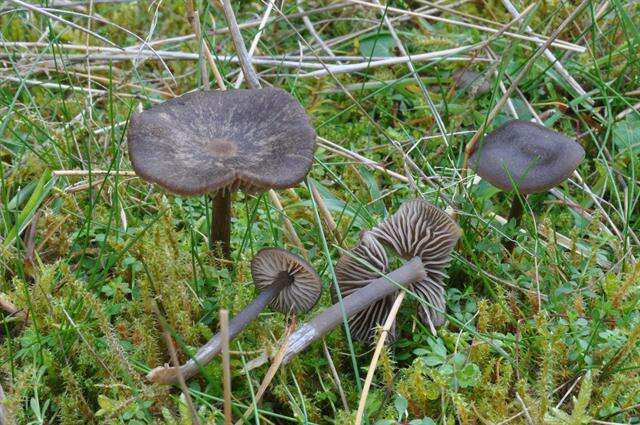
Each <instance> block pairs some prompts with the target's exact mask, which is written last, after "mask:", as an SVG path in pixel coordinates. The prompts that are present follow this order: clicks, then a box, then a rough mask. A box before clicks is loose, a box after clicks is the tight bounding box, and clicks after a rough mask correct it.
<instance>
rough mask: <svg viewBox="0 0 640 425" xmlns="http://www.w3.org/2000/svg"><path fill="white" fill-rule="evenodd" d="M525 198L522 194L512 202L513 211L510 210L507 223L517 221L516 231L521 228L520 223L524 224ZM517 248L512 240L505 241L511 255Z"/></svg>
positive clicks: (515, 196)
mask: <svg viewBox="0 0 640 425" xmlns="http://www.w3.org/2000/svg"><path fill="white" fill-rule="evenodd" d="M524 196H525V195H522V194H520V195H519V194H517V193H516V194H514V195H513V201H511V209H510V210H509V216H508V217H507V222H509V221H511V220H512V219H513V220H515V224H516V229H518V227H520V222H522V213H523V212H524V204H523V203H522V201H523V200H524ZM515 246H516V242H515V241H514V240H511V239H506V240H505V241H504V247H505V248H506V249H507V251H509V253H511V252H513V249H514V248H515Z"/></svg>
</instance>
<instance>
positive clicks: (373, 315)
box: [331, 231, 396, 343]
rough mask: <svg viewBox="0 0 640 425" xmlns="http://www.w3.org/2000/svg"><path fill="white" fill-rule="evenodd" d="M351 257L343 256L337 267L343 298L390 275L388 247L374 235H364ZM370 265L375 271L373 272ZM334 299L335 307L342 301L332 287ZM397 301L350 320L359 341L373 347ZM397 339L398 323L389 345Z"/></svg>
mask: <svg viewBox="0 0 640 425" xmlns="http://www.w3.org/2000/svg"><path fill="white" fill-rule="evenodd" d="M350 254H351V255H348V254H345V255H342V256H341V257H340V259H339V260H338V262H337V264H336V267H335V273H336V279H337V280H338V283H339V285H340V294H341V296H342V297H343V298H344V297H346V296H348V295H351V294H352V293H353V292H355V291H357V290H358V289H360V288H362V287H364V286H367V285H368V284H369V283H370V282H371V281H372V280H375V279H377V278H379V277H380V276H383V275H385V274H387V273H388V272H389V259H388V257H387V253H386V251H385V249H384V246H382V244H381V243H380V242H379V241H378V240H377V239H376V238H375V236H373V234H372V233H371V232H370V231H369V232H362V233H361V234H360V241H359V242H358V245H356V247H355V248H353V249H352V250H351V251H350ZM363 263H364V264H363ZM367 264H368V265H370V266H371V267H373V270H372V268H371V267H370V266H368V265H367ZM331 299H332V301H333V303H334V304H335V303H337V302H338V301H339V299H338V295H337V294H336V290H335V287H334V286H331ZM394 299H395V296H388V297H385V298H382V299H381V300H379V301H377V302H375V303H373V304H372V305H370V306H369V307H367V308H365V309H364V310H362V311H360V312H358V313H356V314H355V315H353V316H352V317H351V318H349V330H350V331H351V336H352V337H353V338H354V339H356V340H358V341H361V342H367V343H372V342H373V340H374V338H375V330H376V329H375V328H376V325H377V324H381V323H384V321H385V319H386V318H387V315H388V314H389V310H391V306H392V305H393V301H394ZM395 336H396V325H395V322H394V323H393V325H392V327H391V329H390V330H389V335H388V338H389V341H393V340H394V339H395Z"/></svg>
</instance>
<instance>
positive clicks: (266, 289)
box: [147, 248, 322, 384]
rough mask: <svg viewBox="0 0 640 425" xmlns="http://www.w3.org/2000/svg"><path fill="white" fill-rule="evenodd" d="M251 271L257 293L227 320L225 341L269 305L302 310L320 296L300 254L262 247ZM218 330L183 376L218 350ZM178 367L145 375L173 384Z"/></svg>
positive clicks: (317, 284) (315, 276)
mask: <svg viewBox="0 0 640 425" xmlns="http://www.w3.org/2000/svg"><path fill="white" fill-rule="evenodd" d="M251 274H252V275H253V280H254V283H255V285H256V286H257V287H258V289H260V295H259V296H258V297H256V298H255V299H254V300H253V301H252V302H251V304H249V305H248V306H247V307H245V308H244V309H243V310H242V311H241V312H240V313H238V314H237V315H236V316H235V317H234V318H233V319H232V320H231V321H230V322H229V340H231V339H233V338H235V337H236V336H237V335H238V334H239V333H240V332H242V331H243V330H244V329H245V328H246V327H247V326H248V325H249V324H250V323H251V322H252V321H253V320H255V319H256V318H257V317H258V316H259V315H260V313H261V312H262V311H263V310H264V309H265V308H266V307H267V305H269V304H271V306H272V307H273V308H274V309H276V310H278V311H280V312H282V313H289V312H304V311H307V310H309V309H311V308H312V307H313V306H314V305H315V303H316V302H317V301H318V299H319V297H320V292H321V290H322V283H321V281H320V277H319V276H318V274H317V273H316V271H315V270H314V269H313V267H312V266H311V265H310V264H309V263H307V262H306V261H305V260H304V259H302V258H301V257H299V256H297V255H295V254H292V253H290V252H288V251H286V250H284V249H280V248H266V249H263V250H261V251H260V252H258V254H256V256H255V257H254V258H253V260H252V261H251ZM222 342H223V341H222V339H221V335H220V333H218V334H216V335H214V336H213V338H211V339H210V340H209V341H208V342H207V343H206V344H205V345H203V346H202V347H201V348H200V349H199V350H198V351H197V352H196V354H195V355H194V356H193V358H191V359H190V360H189V361H187V362H186V363H185V364H183V365H182V366H180V368H179V371H180V373H181V374H182V376H183V377H184V379H189V378H192V377H193V376H195V375H196V374H197V373H198V371H199V370H200V368H202V367H204V366H205V365H207V364H208V363H210V362H211V360H213V358H214V357H215V356H217V355H218V354H220V352H221V351H222ZM178 376H179V374H178V369H177V368H175V367H167V366H160V367H157V368H155V369H153V370H152V371H151V372H149V374H148V375H147V378H148V379H149V380H150V381H152V382H155V383H161V384H174V383H176V382H177V380H178Z"/></svg>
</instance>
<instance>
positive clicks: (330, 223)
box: [309, 183, 342, 243]
mask: <svg viewBox="0 0 640 425" xmlns="http://www.w3.org/2000/svg"><path fill="white" fill-rule="evenodd" d="M309 186H310V187H311V196H313V200H314V201H315V202H316V204H317V205H318V210H319V211H320V215H321V216H322V218H323V219H324V222H325V224H326V225H327V228H328V229H329V233H331V234H332V235H333V237H334V238H335V240H336V242H337V243H340V241H341V240H342V238H341V236H340V232H339V231H338V226H337V225H336V222H335V221H334V220H333V216H332V215H331V211H329V208H327V204H326V203H325V202H324V198H323V197H322V195H320V192H319V191H318V188H317V187H316V185H315V184H313V183H311V184H309Z"/></svg>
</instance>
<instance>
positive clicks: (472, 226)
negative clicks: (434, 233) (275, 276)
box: [0, 0, 640, 425]
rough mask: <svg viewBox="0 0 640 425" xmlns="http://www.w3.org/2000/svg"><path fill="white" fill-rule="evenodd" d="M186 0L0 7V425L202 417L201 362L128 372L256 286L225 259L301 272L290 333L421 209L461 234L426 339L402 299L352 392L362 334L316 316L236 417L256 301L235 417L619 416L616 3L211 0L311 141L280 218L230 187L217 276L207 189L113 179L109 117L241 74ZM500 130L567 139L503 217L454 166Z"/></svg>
mask: <svg viewBox="0 0 640 425" xmlns="http://www.w3.org/2000/svg"><path fill="white" fill-rule="evenodd" d="M190 1H191V0H187V2H183V1H171V0H165V1H148V0H79V1H76V0H7V1H3V2H2V3H1V4H0V141H1V145H0V235H1V240H0V267H1V269H0V321H1V326H0V384H1V388H2V391H0V422H2V421H3V420H4V421H5V423H7V424H13V423H16V424H80V423H119V424H144V423H167V424H192V423H193V424H195V423H223V420H224V416H223V407H224V405H225V403H224V401H223V400H224V397H223V396H224V394H223V388H222V385H221V382H222V376H223V367H222V361H221V360H220V358H216V359H214V361H213V362H212V363H211V364H209V365H207V366H206V367H205V368H204V370H203V372H204V373H202V374H200V375H199V376H198V377H196V378H194V379H191V380H189V381H188V382H187V388H186V391H184V390H183V389H181V388H180V386H177V385H176V386H163V385H157V384H152V383H150V382H148V381H147V379H146V378H145V376H146V374H147V373H148V372H149V371H150V370H151V369H152V368H154V367H156V366H159V365H163V364H165V363H169V362H170V361H171V359H170V355H169V351H168V346H167V344H166V340H165V338H163V332H164V330H166V331H167V332H168V333H169V334H170V335H171V340H172V341H174V343H175V346H176V350H177V355H178V358H179V360H180V361H186V360H187V359H189V356H190V354H193V352H194V351H195V350H196V349H197V347H199V346H200V345H202V344H203V343H204V342H205V341H207V340H208V339H209V338H210V337H211V336H212V335H213V334H214V333H215V332H217V330H218V325H219V311H220V310H221V309H227V310H228V311H229V313H230V315H231V316H233V315H235V314H237V313H238V312H239V311H240V310H241V309H242V308H243V307H244V306H246V305H247V304H248V303H249V302H250V301H251V300H252V299H253V297H254V296H255V295H256V293H257V291H256V289H255V288H254V286H253V283H252V278H251V273H250V267H249V265H250V261H251V258H252V257H253V256H254V254H255V253H256V252H258V251H259V250H260V249H261V248H264V247H270V246H276V247H282V248H286V249H289V250H291V251H293V252H295V253H297V254H300V255H303V256H306V257H307V258H308V259H309V261H310V262H311V264H312V265H313V266H314V267H315V268H316V269H317V271H318V273H319V274H320V276H321V278H322V281H323V285H324V289H325V290H324V291H323V294H322V296H321V298H320V301H319V303H318V304H317V305H316V307H315V308H314V309H313V310H311V311H310V312H308V313H306V314H301V315H298V317H296V318H295V321H296V323H297V324H298V325H299V324H301V323H304V322H305V321H307V320H309V319H311V318H312V317H314V316H315V315H317V314H318V313H319V312H321V311H322V310H323V309H325V308H327V307H328V306H330V305H331V303H332V301H331V296H330V288H331V287H334V285H336V276H335V270H334V267H333V266H335V264H336V262H337V260H338V258H340V256H341V255H345V251H346V250H349V249H351V248H353V247H354V246H355V244H356V243H357V241H358V238H359V235H360V233H361V232H362V231H364V230H367V229H371V228H372V227H374V226H376V225H377V224H378V223H379V222H381V221H382V220H383V219H385V218H386V217H387V216H389V215H391V214H393V213H394V212H395V211H397V210H398V208H399V206H400V205H402V204H403V203H404V202H406V201H408V200H410V199H413V198H416V197H422V198H424V199H425V200H427V201H428V202H430V203H432V204H434V205H436V206H438V207H440V208H442V209H443V210H446V211H447V212H448V213H450V214H452V215H453V216H455V217H456V220H457V222H458V224H459V226H460V228H461V229H462V235H461V238H460V240H459V243H458V244H457V246H456V247H455V249H454V252H453V254H452V259H451V264H450V266H449V268H448V269H447V277H446V278H444V281H443V283H444V284H445V285H446V305H447V311H446V314H447V322H446V324H445V325H444V326H442V327H441V328H439V329H438V330H437V333H436V334H435V335H434V334H432V332H431V331H430V329H429V327H428V326H425V325H424V324H422V323H421V322H420V319H419V316H418V315H417V314H416V305H417V302H416V300H415V297H406V298H405V300H404V302H403V304H402V306H401V308H400V310H399V313H398V315H397V318H396V334H397V335H396V336H397V337H396V339H395V341H394V342H393V343H391V344H388V345H387V346H385V348H384V349H383V350H382V353H381V356H380V358H379V360H378V361H377V364H376V372H375V375H374V377H373V381H372V385H371V387H370V389H369V390H368V391H364V392H363V386H364V380H365V376H366V375H367V371H368V369H369V367H370V364H371V360H372V354H373V351H374V347H375V344H373V345H367V344H362V343H360V342H357V341H355V340H353V339H352V338H348V337H347V334H346V333H345V329H344V328H343V327H340V328H338V329H336V330H334V331H333V332H331V333H330V334H328V335H327V337H326V338H325V342H326V352H325V349H324V345H323V343H322V342H316V343H314V344H312V345H311V346H310V347H309V348H308V349H307V350H305V351H304V352H303V353H301V354H300V355H299V356H297V357H296V358H295V359H294V360H293V361H292V362H291V363H289V364H287V365H282V366H280V367H279V368H278V369H277V371H276V373H275V376H274V377H273V379H272V381H271V382H270V384H269V385H268V387H267V388H266V391H265V393H264V396H263V397H262V400H260V402H259V404H257V403H256V393H257V391H258V388H259V386H260V384H261V382H262V381H263V379H264V378H265V375H266V374H267V371H268V369H269V361H268V359H270V358H273V356H274V355H275V354H276V353H277V352H278V348H279V345H280V341H281V338H282V337H283V334H284V333H285V329H286V328H287V325H288V324H289V323H291V322H292V321H293V320H294V318H293V317H291V316H289V317H285V316H284V315H282V314H280V313H277V312H274V311H272V310H270V309H267V310H265V312H264V313H262V314H261V315H260V316H259V318H258V319H257V320H255V321H254V322H253V323H252V324H251V325H250V326H249V327H248V328H247V329H246V330H245V331H244V332H242V333H241V334H240V335H239V336H238V337H237V338H236V339H235V340H233V341H232V342H231V348H230V356H231V363H230V370H231V375H232V379H231V389H232V398H231V400H232V416H233V419H234V421H235V420H238V419H240V418H241V417H242V415H243V414H244V413H245V411H246V410H247V408H248V407H250V406H256V404H257V407H258V409H257V410H256V411H255V412H254V413H252V414H251V416H250V417H249V418H248V419H247V422H248V423H265V424H269V423H278V424H284V423H290V422H298V423H316V424H321V423H336V424H351V423H354V421H355V420H356V418H355V417H356V410H357V408H358V404H359V402H360V400H361V398H362V399H366V408H365V415H364V416H365V421H368V423H371V424H374V423H375V424H393V423H410V424H412V425H420V424H422V425H427V424H456V423H460V424H507V423H511V424H542V423H549V424H590V423H600V424H607V423H640V413H639V411H640V370H639V367H640V349H639V347H640V342H639V341H640V309H639V308H638V304H639V300H640V266H639V265H638V257H639V256H640V240H639V239H638V238H639V236H640V207H639V201H640V185H639V179H640V177H639V176H640V160H639V157H638V154H639V153H640V112H638V111H639V110H640V54H639V52H640V3H638V2H636V1H633V0H629V1H625V0H611V1H609V0H584V1H551V0H548V1H541V2H536V3H534V4H533V5H532V6H530V3H529V2H524V1H520V0H518V1H515V0H511V1H510V0H502V1H482V0H473V1H471V0H439V1H437V2H436V3H428V2H426V1H422V0H397V1H390V2H389V3H388V4H385V5H380V4H379V3H378V1H377V0H363V1H360V0H346V1H339V0H333V1H320V0H301V1H288V2H285V1H275V2H269V1H267V0H261V1H257V0H254V1H242V2H240V1H236V2H233V3H234V8H235V16H236V18H237V21H238V22H239V24H240V28H241V30H242V36H243V38H244V41H245V43H246V45H247V48H248V49H249V47H250V46H251V45H252V43H253V47H254V48H253V49H250V54H252V55H253V61H254V66H255V67H256V70H257V72H258V74H259V77H260V80H261V83H262V84H263V86H275V87H279V88H282V89H284V90H286V91H287V92H289V93H291V94H292V95H293V96H294V97H295V98H296V99H297V100H298V101H299V102H300V103H301V104H302V105H303V107H304V108H305V110H306V112H307V113H308V114H309V116H310V117H311V122H312V124H313V127H314V128H315V130H316V132H317V135H318V139H317V149H316V151H315V160H314V163H313V166H312V169H311V172H310V173H309V175H308V178H307V179H306V180H305V181H304V182H303V183H301V184H299V185H297V186H295V187H293V188H290V189H285V190H278V191H277V192H276V193H277V198H278V199H279V202H280V203H281V204H282V210H281V209H280V208H279V207H278V204H277V202H276V200H275V198H274V197H273V196H269V195H268V194H267V193H264V194H245V193H242V192H238V193H236V194H234V198H233V208H232V211H233V217H234V218H233V223H232V224H233V226H232V237H231V248H232V252H231V258H232V262H231V264H229V263H225V262H224V261H222V260H221V258H220V255H219V251H218V252H212V251H211V250H210V249H209V247H208V237H209V236H208V235H209V228H210V203H209V202H208V198H207V197H206V196H195V197H184V196H178V195H173V194H171V193H169V192H167V191H165V190H163V189H162V188H160V187H159V186H157V185H154V184H151V183H147V182H145V181H144V180H143V179H141V178H138V177H137V176H136V175H135V173H134V172H133V171H132V166H131V162H130V158H129V155H128V151H127V138H126V135H127V128H128V123H129V118H130V117H131V115H132V114H133V113H135V112H136V111H138V110H146V109H149V108H151V107H153V106H154V105H158V104H160V103H162V102H165V101H167V100H169V99H171V98H174V97H177V96H179V95H181V94H184V93H187V92H190V91H194V90H198V89H204V88H207V87H208V86H210V87H211V88H212V89H216V83H215V82H216V80H215V78H214V74H213V72H212V69H213V67H212V62H215V64H216V67H217V68H218V69H219V71H220V74H221V75H222V78H223V80H224V83H225V85H226V86H227V87H228V88H229V89H230V90H232V89H233V87H234V85H238V84H236V83H237V82H240V81H239V80H238V77H239V76H240V75H242V74H241V70H240V67H239V65H238V62H237V60H236V59H237V58H236V56H235V48H234V44H233V42H232V39H231V36H230V34H229V31H228V29H227V21H226V20H225V15H224V13H223V11H222V8H221V7H220V6H219V5H218V4H217V3H216V1H210V2H208V1H206V0H194V7H195V10H196V11H197V12H198V13H197V14H193V15H191V16H195V19H192V20H191V21H190V20H189V19H188V17H189V16H190V14H189V13H188V10H189V8H188V7H186V5H188V4H190ZM512 1H513V3H512ZM519 12H522V13H523V15H520V14H519ZM516 17H517V18H516ZM261 23H262V25H261ZM194 28H195V29H198V28H199V31H197V33H198V36H197V37H196V36H194V34H195V31H196V30H195V29H194ZM549 37H551V39H550V38H549ZM207 52H211V58H212V59H213V60H212V61H210V60H209V59H210V58H209V57H208V55H207ZM463 71H464V72H466V74H465V75H474V74H471V72H475V73H477V74H475V75H479V76H480V84H474V85H471V86H470V87H464V84H457V83H456V78H455V75H460V74H455V73H456V72H458V73H459V72H463ZM458 81H459V79H458ZM240 83H241V82H240ZM241 86H242V87H246V85H245V84H244V83H241ZM515 118H518V119H522V120H533V121H536V122H540V123H543V124H544V125H545V126H547V127H548V128H551V129H553V130H555V131H557V132H560V133H563V134H565V135H567V136H568V137H570V138H572V139H575V140H576V141H577V142H578V143H579V144H580V145H581V146H582V147H583V148H584V150H585V158H584V160H583V161H582V163H581V164H580V165H579V167H578V168H577V170H576V173H574V174H573V175H571V176H570V178H569V179H567V180H566V181H564V182H563V183H561V184H559V185H558V186H557V187H555V188H553V189H551V190H548V191H545V192H542V193H539V194H533V195H530V196H528V197H527V198H526V200H525V201H526V202H525V214H524V218H523V220H522V222H521V223H520V225H519V226H516V224H515V222H514V221H513V220H511V221H506V220H504V218H505V217H507V216H508V214H509V208H510V204H511V200H512V199H513V196H514V195H513V194H511V193H505V192H503V191H501V190H499V189H497V188H495V187H493V186H492V185H491V184H489V183H488V182H487V181H486V180H483V179H481V178H479V177H478V176H477V175H476V174H475V173H474V171H473V170H472V169H468V170H467V168H466V162H465V146H466V145H467V143H468V142H469V141H471V140H472V139H474V140H475V139H477V140H478V143H482V141H483V137H482V136H483V135H484V134H485V133H487V132H490V131H492V130H494V129H496V128H497V127H498V126H500V125H502V124H503V123H505V122H507V121H509V120H513V119H515ZM312 189H314V190H317V193H316V195H315V196H314V195H313V193H312V192H313V191H312ZM327 211H328V213H327ZM283 213H284V216H286V217H287V219H288V220H289V221H290V222H291V223H292V225H293V228H294V230H295V233H296V234H297V236H298V237H299V240H300V243H296V242H295V240H294V238H293V237H292V235H291V234H290V232H288V230H287V227H286V226H285V220H284V217H283ZM332 222H333V223H335V227H334V224H332ZM505 240H513V241H514V242H515V250H514V252H513V253H512V254H510V253H509V252H508V250H506V249H505V247H504V241H505ZM413 295H415V294H413ZM155 306H159V310H158V309H156V308H155ZM376 341H377V339H376ZM260 359H267V361H262V362H261V361H259V360H260ZM328 359H331V362H329V360H328ZM332 365H333V366H332ZM332 367H335V373H332ZM189 401H190V402H191V403H192V406H193V407H192V408H190V402H189ZM194 415H195V416H197V417H198V418H194ZM3 416H4V418H2V417H3Z"/></svg>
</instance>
